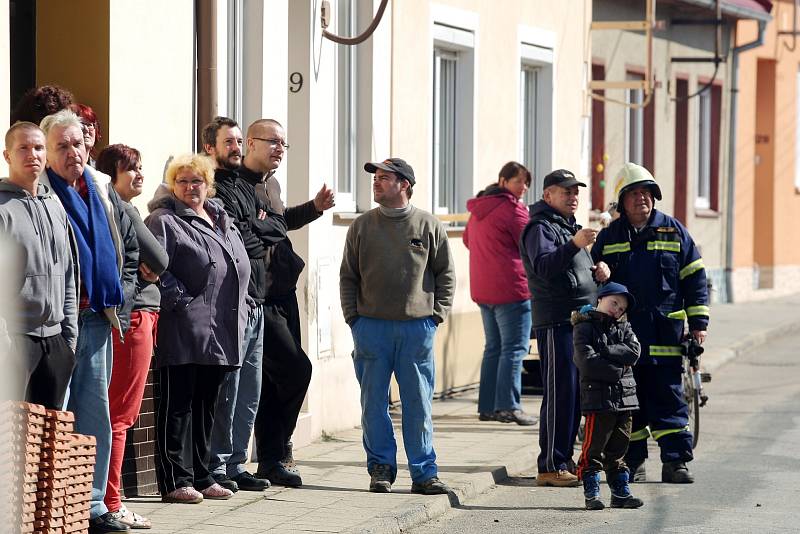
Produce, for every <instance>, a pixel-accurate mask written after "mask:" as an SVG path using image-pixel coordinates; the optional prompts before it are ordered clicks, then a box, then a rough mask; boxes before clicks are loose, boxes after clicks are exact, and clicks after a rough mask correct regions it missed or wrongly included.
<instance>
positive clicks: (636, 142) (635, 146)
mask: <svg viewBox="0 0 800 534" xmlns="http://www.w3.org/2000/svg"><path fill="white" fill-rule="evenodd" d="M628 79H629V80H638V79H640V78H638V77H636V76H632V75H628ZM627 93H628V94H627V100H626V101H627V102H628V104H641V103H642V102H643V101H644V91H642V90H641V89H628V91H627ZM625 110H626V111H625V113H626V115H627V117H626V120H625V125H626V127H627V129H626V130H625V157H626V158H627V160H628V161H629V162H631V163H636V164H638V165H644V109H643V108H625Z"/></svg>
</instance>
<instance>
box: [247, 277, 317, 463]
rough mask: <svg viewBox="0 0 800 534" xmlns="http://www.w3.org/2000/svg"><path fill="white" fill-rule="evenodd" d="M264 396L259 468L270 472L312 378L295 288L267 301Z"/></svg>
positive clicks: (259, 423)
mask: <svg viewBox="0 0 800 534" xmlns="http://www.w3.org/2000/svg"><path fill="white" fill-rule="evenodd" d="M261 369H262V381H261V399H260V400H259V404H258V413H257V414H256V421H255V425H254V434H255V438H256V452H257V454H258V470H259V472H261V473H264V472H266V471H267V470H269V469H271V468H272V467H274V466H275V465H277V464H278V463H279V462H280V461H281V460H282V459H283V458H284V457H285V456H286V453H287V450H286V444H287V442H288V441H289V440H290V439H291V437H292V433H293V432H294V429H295V427H296V426H297V417H298V416H299V415H300V409H301V408H302V407H303V399H305V396H306V392H307V391H308V385H309V383H310V382H311V361H310V360H309V359H308V356H307V355H306V353H305V351H303V347H302V346H301V345H300V312H299V310H298V308H297V296H296V295H295V293H294V292H292V294H291V295H289V296H288V297H286V298H284V299H280V300H276V299H270V300H269V301H267V302H266V303H265V304H264V360H263V363H262V368H261Z"/></svg>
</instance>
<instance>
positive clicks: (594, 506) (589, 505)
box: [583, 497, 606, 510]
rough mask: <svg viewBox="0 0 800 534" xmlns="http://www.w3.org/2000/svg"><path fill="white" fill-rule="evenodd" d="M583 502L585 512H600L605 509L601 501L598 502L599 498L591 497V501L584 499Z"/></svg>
mask: <svg viewBox="0 0 800 534" xmlns="http://www.w3.org/2000/svg"><path fill="white" fill-rule="evenodd" d="M583 501H584V504H585V505H586V509H587V510H602V509H603V508H605V507H606V505H605V504H603V501H601V500H600V497H592V498H591V499H584V500H583Z"/></svg>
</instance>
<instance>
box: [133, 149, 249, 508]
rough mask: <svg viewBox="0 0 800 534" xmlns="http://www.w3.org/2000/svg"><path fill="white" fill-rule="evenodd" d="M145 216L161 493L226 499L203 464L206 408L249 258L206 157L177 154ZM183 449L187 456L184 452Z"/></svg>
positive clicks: (240, 319)
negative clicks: (150, 255) (156, 246)
mask: <svg viewBox="0 0 800 534" xmlns="http://www.w3.org/2000/svg"><path fill="white" fill-rule="evenodd" d="M165 182H166V183H165V184H164V185H162V186H160V187H159V189H158V191H157V192H156V194H155V197H154V198H153V200H152V201H150V203H149V205H148V207H149V208H150V215H149V216H148V217H147V220H146V221H145V223H146V224H147V227H148V228H149V229H150V231H151V232H152V233H153V235H155V236H156V239H157V240H158V241H159V243H161V246H163V247H164V249H165V250H166V251H167V255H168V256H169V265H168V267H167V270H166V271H165V272H164V274H162V275H161V281H160V282H159V288H160V290H161V311H160V313H159V317H158V333H157V336H156V350H155V363H156V368H157V374H158V378H159V391H160V402H159V403H158V408H157V415H156V438H157V447H158V460H157V461H156V471H157V473H158V484H159V489H160V490H161V500H162V501H164V502H173V503H187V504H188V503H198V502H201V501H202V500H203V499H229V498H230V497H231V496H232V495H233V492H231V491H230V490H229V489H226V488H223V487H222V486H220V485H219V484H217V483H216V482H215V481H214V478H213V477H212V476H211V472H210V471H209V468H208V464H209V461H210V459H211V453H210V449H209V441H210V439H211V429H212V427H213V424H214V407H215V405H216V402H217V396H218V395H219V390H220V386H221V384H222V382H223V379H224V378H225V374H226V373H227V372H230V371H232V370H233V369H235V368H236V367H240V366H241V365H242V356H241V351H240V348H241V346H242V339H243V338H244V329H245V325H246V323H247V313H248V309H249V306H248V304H247V303H246V297H247V284H248V281H249V279H250V261H249V260H248V258H247V251H246V250H245V248H244V244H243V243H242V238H241V236H240V235H239V231H238V230H237V229H236V227H235V226H234V224H233V223H234V221H233V220H231V219H230V218H229V217H228V215H227V213H225V210H224V209H223V207H222V204H221V203H219V202H217V201H216V200H214V199H211V198H210V197H212V196H213V195H214V168H213V166H212V163H211V161H210V160H209V158H207V157H205V156H199V155H195V154H192V155H186V156H178V157H176V158H175V159H173V160H172V162H171V163H170V165H169V167H167V171H166V176H165ZM190 458H191V460H189V459H190Z"/></svg>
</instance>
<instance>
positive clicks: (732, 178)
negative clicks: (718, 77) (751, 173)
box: [725, 20, 767, 302]
mask: <svg viewBox="0 0 800 534" xmlns="http://www.w3.org/2000/svg"><path fill="white" fill-rule="evenodd" d="M766 27H767V23H766V21H763V20H759V21H758V37H756V39H755V40H754V41H751V42H749V43H745V44H743V45H741V46H736V47H734V48H733V51H732V52H733V56H732V58H731V101H730V128H729V129H728V130H729V131H728V135H729V140H728V198H727V205H728V210H727V213H726V214H725V223H726V224H725V293H726V296H727V297H728V302H733V213H734V205H735V203H736V117H737V113H736V106H737V103H738V100H739V54H741V53H742V52H747V51H748V50H752V49H753V48H758V47H759V46H761V45H762V44H764V31H765V29H766ZM734 39H735V37H734ZM734 42H736V41H734Z"/></svg>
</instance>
